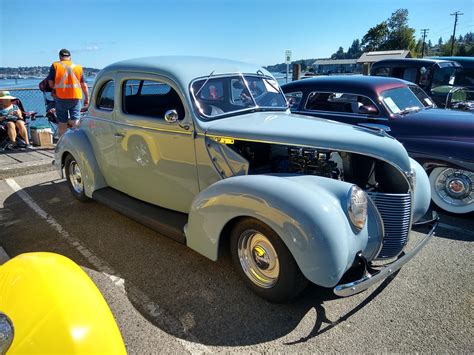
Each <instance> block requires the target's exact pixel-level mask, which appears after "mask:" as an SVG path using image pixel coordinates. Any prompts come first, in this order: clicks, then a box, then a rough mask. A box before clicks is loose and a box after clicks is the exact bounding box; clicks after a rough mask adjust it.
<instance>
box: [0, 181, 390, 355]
mask: <svg viewBox="0 0 474 355" xmlns="http://www.w3.org/2000/svg"><path fill="white" fill-rule="evenodd" d="M23 191H25V192H27V193H28V194H29V195H30V196H31V197H32V198H33V200H34V201H36V203H37V204H39V205H40V207H41V208H42V209H43V210H45V211H46V212H47V213H48V214H49V215H50V216H52V217H53V218H54V219H55V220H56V221H57V222H58V223H59V224H60V225H61V226H62V227H63V228H64V229H65V230H66V231H67V232H68V233H69V234H70V235H71V237H73V238H75V239H77V240H79V241H80V243H81V244H82V245H83V246H85V247H86V248H87V249H89V250H90V251H92V252H93V253H94V254H95V255H96V256H98V257H99V258H100V259H101V260H102V261H104V262H105V263H106V264H108V265H109V266H111V267H112V268H113V269H114V270H115V271H116V272H117V273H118V274H119V275H120V277H122V278H123V279H124V285H125V290H126V293H127V296H128V297H129V300H130V301H131V302H132V304H133V305H134V306H135V308H136V309H137V310H138V311H139V312H140V313H141V314H142V315H143V316H144V317H145V318H147V319H148V320H149V321H150V322H152V323H153V324H154V325H155V326H157V327H159V328H160V329H161V330H163V331H165V332H167V333H168V334H171V335H173V336H176V337H178V338H183V339H187V340H191V341H199V342H200V343H203V344H205V345H216V346H217V345H218V346H243V345H252V344H259V343H263V342H268V341H271V340H275V339H278V338H281V337H284V336H286V335H288V334H290V333H291V332H292V331H293V330H294V329H295V328H296V327H297V326H298V325H299V324H300V323H301V321H302V319H303V318H304V317H305V315H306V314H307V313H308V312H309V311H311V310H312V309H314V310H315V311H316V319H315V321H314V325H312V330H311V331H310V332H309V333H308V332H307V333H308V335H307V336H305V337H303V338H301V339H298V340H295V341H292V342H288V343H287V344H288V345H291V344H296V343H301V342H305V341H307V340H309V339H311V338H314V337H316V336H318V335H320V334H322V333H324V332H326V331H328V330H329V329H332V328H334V327H336V326H337V325H338V324H340V323H342V322H344V321H345V320H347V319H348V318H349V317H351V316H353V315H354V314H355V313H357V312H358V311H360V310H361V309H363V308H364V307H365V306H367V305H368V304H369V303H370V302H371V301H372V300H373V299H375V298H376V297H377V296H378V295H379V294H380V293H381V292H382V291H383V290H384V288H385V287H386V286H388V284H389V283H390V282H391V281H392V280H393V278H390V279H387V280H386V281H385V282H383V283H382V284H381V285H380V286H379V287H378V288H377V289H376V290H375V291H373V292H372V293H370V294H369V293H367V297H364V298H360V299H361V300H362V301H361V302H360V303H359V304H358V305H356V306H355V307H352V309H350V310H349V311H347V312H346V313H345V314H342V315H340V317H339V318H338V319H336V320H333V321H331V320H329V319H328V318H327V316H326V312H325V308H324V303H325V302H328V301H332V300H334V299H335V298H336V296H334V295H333V293H332V290H330V289H324V288H320V287H317V286H315V285H310V286H309V287H308V288H307V289H306V291H305V292H304V293H303V295H302V296H301V297H300V298H299V299H297V300H295V301H294V302H293V303H290V304H271V303H269V302H267V301H264V300H262V299H260V298H259V297H257V296H256V295H254V294H253V293H252V292H251V291H250V290H248V289H247V288H246V287H245V285H244V283H243V281H241V280H240V278H239V277H238V275H237V273H236V272H234V270H233V267H232V263H231V260H230V257H229V256H228V255H224V257H223V258H221V259H220V260H219V261H218V262H212V261H210V260H208V259H206V258H205V257H203V256H201V255H198V254H197V253H195V252H194V251H192V250H191V249H189V248H187V247H186V246H184V245H181V244H178V243H176V242H174V241H172V240H169V239H168V238H166V237H163V236H160V235H158V234H157V233H155V232H153V231H151V230H150V229H148V228H146V227H143V226H141V225H139V224H137V223H135V222H134V221H132V220H130V219H128V218H127V217H124V216H122V215H120V214H118V213H116V212H114V211H112V210H110V209H109V208H107V207H105V206H102V205H100V204H98V203H95V202H92V203H87V204H82V203H80V202H78V201H76V200H75V199H74V198H73V197H72V196H71V194H70V193H69V191H68V188H67V185H66V183H65V182H57V181H56V182H54V181H53V182H48V183H43V184H38V185H36V186H33V187H29V188H26V189H24V190H23ZM0 227H1V229H0V245H2V246H3V247H4V248H5V250H6V251H7V252H8V253H9V254H10V256H12V257H13V256H15V255H18V254H20V253H24V252H28V251H51V252H57V253H60V254H63V255H66V256H67V257H69V258H71V259H73V260H74V261H75V262H76V263H78V264H79V265H83V266H86V267H89V268H92V269H95V268H94V266H93V265H91V264H90V262H89V261H88V260H87V259H86V258H85V257H84V256H83V255H82V254H80V253H79V252H78V251H77V250H76V249H75V248H73V247H72V246H71V245H69V244H68V243H67V242H66V241H65V240H64V238H61V237H60V236H59V235H58V233H57V232H56V231H55V230H54V229H52V228H51V226H49V225H48V224H47V223H45V221H44V220H43V219H41V218H40V217H38V216H37V215H36V214H35V213H34V212H33V211H32V210H31V209H30V208H29V207H28V206H27V205H25V203H24V202H23V201H22V200H21V199H20V197H19V196H18V194H17V193H13V194H12V195H10V196H9V197H8V198H7V199H6V200H5V202H4V207H3V208H2V209H1V210H0ZM97 271H102V270H97ZM99 287H100V286H99ZM137 290H138V293H140V294H144V295H145V296H146V299H147V300H149V301H150V302H152V303H153V304H156V305H159V309H155V310H154V312H150V304H146V303H144V302H143V297H142V298H140V297H135V296H136V295H137ZM116 317H117V315H116ZM189 334H192V338H191V339H190V336H189Z"/></svg>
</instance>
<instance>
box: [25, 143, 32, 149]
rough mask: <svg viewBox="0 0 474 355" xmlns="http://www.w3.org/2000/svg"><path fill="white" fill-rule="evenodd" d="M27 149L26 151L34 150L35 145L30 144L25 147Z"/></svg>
mask: <svg viewBox="0 0 474 355" xmlns="http://www.w3.org/2000/svg"><path fill="white" fill-rule="evenodd" d="M25 148H26V149H33V145H32V144H30V143H28V144H27V145H25Z"/></svg>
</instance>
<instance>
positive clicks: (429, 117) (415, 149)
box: [282, 76, 474, 214]
mask: <svg viewBox="0 0 474 355" xmlns="http://www.w3.org/2000/svg"><path fill="white" fill-rule="evenodd" d="M282 89H283V92H284V93H285V95H286V97H287V100H288V102H289V104H290V109H291V111H292V112H293V113H298V114H303V115H308V116H315V117H322V118H327V119H331V120H335V121H340V122H344V123H350V124H354V125H360V126H363V127H366V128H371V129H373V130H378V131H379V132H380V133H386V132H388V134H390V135H392V136H394V137H395V138H397V139H398V140H399V141H400V142H402V143H403V145H404V146H405V148H406V149H407V151H408V153H409V154H410V156H411V157H413V158H414V159H416V160H417V161H418V162H420V163H421V164H422V165H423V167H424V168H425V170H426V171H427V172H428V174H429V177H430V182H431V189H432V200H433V202H434V203H435V204H436V205H437V206H439V207H440V208H442V209H443V210H446V211H448V212H452V213H459V214H460V213H469V212H473V211H474V114H473V113H470V112H461V111H453V110H444V109H439V108H436V105H435V104H434V102H433V101H432V100H431V98H430V97H429V96H428V95H426V93H425V92H424V91H423V90H422V89H420V88H419V87H418V86H417V85H415V84H413V83H410V82H408V81H404V80H400V79H395V78H386V77H368V76H330V77H318V78H313V79H305V80H299V81H294V82H292V83H289V84H286V85H283V86H282Z"/></svg>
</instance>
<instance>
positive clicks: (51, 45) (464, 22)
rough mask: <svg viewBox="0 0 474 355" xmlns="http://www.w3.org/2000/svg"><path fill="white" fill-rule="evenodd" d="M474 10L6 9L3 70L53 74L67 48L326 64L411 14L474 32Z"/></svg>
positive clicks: (270, 2)
mask: <svg viewBox="0 0 474 355" xmlns="http://www.w3.org/2000/svg"><path fill="white" fill-rule="evenodd" d="M473 4H474V1H472V0H456V1H452V0H443V1H440V0H396V1H394V0H377V1H373V0H353V1H350V0H332V1H327V0H286V1H281V0H238V1H233V0H232V1H231V0H220V1H219V0H200V1H193V0H159V1H158V0H76V1H62V0H0V66H2V67H5V66H11V67H17V66H35V65H40V66H42V65H49V64H50V63H51V62H52V61H54V60H56V59H57V53H58V51H59V49H61V48H63V47H64V48H68V49H70V50H71V52H72V55H73V60H74V61H75V62H77V63H79V64H81V65H83V66H87V67H96V68H102V67H104V66H105V65H107V64H110V63H112V62H115V61H118V60H122V59H127V58H134V57H142V56H150V55H200V56H211V57H222V58H231V59H236V60H242V61H247V62H252V63H256V64H260V65H269V64H276V63H281V62H283V61H284V52H285V50H286V49H290V50H291V51H292V53H293V57H292V59H293V60H296V59H305V58H321V57H328V56H330V55H331V54H332V53H334V52H335V51H336V50H337V48H338V47H339V46H343V47H344V49H345V50H346V49H347V47H348V46H349V45H350V44H351V43H352V40H354V39H356V38H359V39H361V38H362V37H363V36H364V34H365V33H366V32H367V30H368V29H369V28H370V27H372V26H374V25H376V24H377V23H379V22H381V21H383V20H385V19H387V18H388V17H390V15H391V13H392V12H393V11H395V10H396V9H398V8H407V9H408V11H409V24H410V26H411V27H414V28H415V29H416V36H417V37H421V32H420V30H421V29H422V28H429V29H430V31H429V34H428V39H431V40H432V41H433V42H436V41H437V40H438V38H439V37H440V36H442V37H443V39H448V38H449V36H450V35H451V33H452V29H453V24H454V17H453V16H450V15H449V14H450V13H453V12H454V11H457V10H459V11H461V12H463V13H464V15H463V16H461V17H460V18H459V21H458V29H457V34H459V33H462V34H464V33H466V32H468V31H473V32H474V14H473V12H474V9H473V8H474V5H473Z"/></svg>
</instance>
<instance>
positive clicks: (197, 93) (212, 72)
mask: <svg viewBox="0 0 474 355" xmlns="http://www.w3.org/2000/svg"><path fill="white" fill-rule="evenodd" d="M214 72H215V70H213V71H211V74H209V76H208V77H207V79H206V81H205V82H204V84H202V85H201V87H200V88H199V90H198V91H197V92H196V97H197V96H198V95H199V93H200V92H201V90H202V88H203V87H204V86H205V85H206V84H207V82H208V81H209V79H210V78H211V76H212V74H214Z"/></svg>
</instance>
